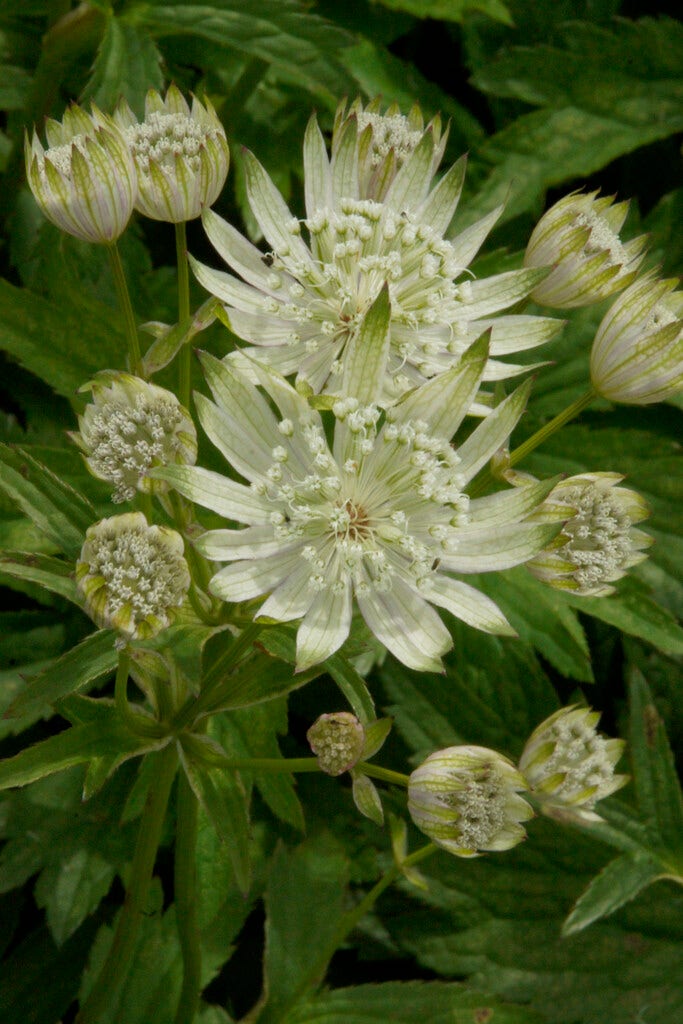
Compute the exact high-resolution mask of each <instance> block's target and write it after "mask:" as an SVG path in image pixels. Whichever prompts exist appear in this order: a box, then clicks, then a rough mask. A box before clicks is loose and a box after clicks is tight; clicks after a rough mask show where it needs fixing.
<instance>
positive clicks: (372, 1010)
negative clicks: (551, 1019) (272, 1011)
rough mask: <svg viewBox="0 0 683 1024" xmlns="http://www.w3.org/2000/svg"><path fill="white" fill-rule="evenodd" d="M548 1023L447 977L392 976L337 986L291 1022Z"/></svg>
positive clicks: (298, 1010) (306, 1005) (308, 1004)
mask: <svg viewBox="0 0 683 1024" xmlns="http://www.w3.org/2000/svg"><path fill="white" fill-rule="evenodd" d="M489 1020H490V1021H492V1022H495V1024H542V1018H541V1017H539V1016H538V1014H536V1013H534V1012H533V1010H527V1009H526V1008H524V1007H519V1006H511V1005H510V1004H505V1003H501V1002H500V1000H499V999H496V998H495V997H491V996H488V995H485V994H484V993H479V992H476V991H475V992H473V991H471V990H469V989H466V988H465V987H464V986H463V985H459V984H456V983H454V982H441V981H429V982H426V981H409V982H402V981H390V982H386V983H385V984H383V985H356V986H354V987H353V988H341V989H334V990H333V991H331V992H324V993H323V994H322V995H319V996H317V997H316V998H315V999H311V1000H309V1001H307V1002H306V1003H304V1004H302V1005H301V1006H298V1007H297V1008H296V1009H295V1010H294V1011H293V1012H292V1013H289V1014H288V1015H287V1018H286V1024H384V1022H385V1021H392V1022H395V1024H415V1022H416V1021H427V1022H429V1024H476V1022H477V1021H480V1022H482V1024H484V1022H485V1021H489Z"/></svg>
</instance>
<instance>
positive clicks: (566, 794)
mask: <svg viewBox="0 0 683 1024" xmlns="http://www.w3.org/2000/svg"><path fill="white" fill-rule="evenodd" d="M599 719H600V715H599V713H598V712H597V711H591V710H590V708H580V707H568V708H561V709H560V710H559V711H556V712H555V714H554V715H551V716H550V718H547V719H546V720H545V722H542V723H541V725H539V726H538V728H537V729H535V730H534V731H533V732H532V734H531V736H530V737H529V739H528V741H527V744H526V746H525V748H524V752H523V753H522V756H521V758H520V762H519V767H520V770H521V771H522V772H523V773H524V775H525V777H526V779H527V782H528V783H529V790H530V792H531V793H532V794H533V796H534V797H536V799H537V801H538V803H539V805H540V808H541V810H542V811H543V813H544V814H547V815H548V816H549V817H551V818H556V819H558V820H563V819H566V820H576V821H584V822H591V821H601V820H602V819H601V818H600V816H599V815H597V814H595V812H594V811H593V807H594V806H595V804H596V803H597V801H598V800H603V799H604V798H605V797H606V796H609V795H610V794H611V793H614V792H616V790H617V789H620V788H621V787H622V786H623V785H625V784H626V782H627V781H628V776H627V775H615V774H614V767H615V765H616V763H617V761H618V760H619V758H620V757H621V755H622V753H623V750H624V741H623V740H612V739H605V737H604V736H601V735H600V734H599V733H598V732H597V731H596V728H595V727H596V725H597V724H598V721H599Z"/></svg>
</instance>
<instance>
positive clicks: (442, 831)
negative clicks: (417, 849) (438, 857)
mask: <svg viewBox="0 0 683 1024" xmlns="http://www.w3.org/2000/svg"><path fill="white" fill-rule="evenodd" d="M526 789H527V785H526V781H525V779H524V776H523V775H522V774H521V773H520V772H519V771H518V770H517V769H516V768H515V766H514V765H513V764H512V762H511V761H509V760H508V759H507V758H506V757H503V756H502V754H497V753H496V752H495V750H488V749H487V748H486V747H474V746H462V747H447V748H446V749H445V750H437V751H436V753H434V754H430V755H429V757H428V758H427V760H426V761H424V762H423V763H422V764H421V765H420V767H419V768H416V769H415V771H414V772H413V773H412V775H411V776H410V783H409V785H408V811H409V812H410V816H411V818H412V819H413V821H414V823H415V825H416V826H417V827H418V828H419V829H420V831H421V832H424V833H425V835H427V836H429V838H430V839H431V840H432V842H434V843H436V844H437V846H441V847H443V849H444V850H448V852H449V853H453V854H455V856H456V857H476V856H477V855H478V854H479V853H488V852H498V851H501V850H509V849H511V847H513V846H516V845H517V844H518V843H521V842H522V840H523V839H524V838H525V836H526V832H525V830H524V826H523V825H522V824H521V822H523V821H528V820H529V819H530V818H533V816H534V812H533V810H532V808H531V806H530V805H529V804H528V803H527V801H526V800H525V799H524V797H522V796H520V793H521V792H523V791H524V790H526Z"/></svg>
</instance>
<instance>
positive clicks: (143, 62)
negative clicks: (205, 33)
mask: <svg viewBox="0 0 683 1024" xmlns="http://www.w3.org/2000/svg"><path fill="white" fill-rule="evenodd" d="M161 60H162V57H161V54H160V53H159V50H158V49H157V47H156V46H155V44H154V42H153V40H152V39H151V37H150V36H149V35H148V34H147V33H146V32H143V31H141V30H140V29H139V28H138V27H137V26H136V25H135V24H133V23H132V22H130V21H126V20H124V19H123V18H116V17H114V16H113V15H110V16H109V17H108V19H107V26H106V28H105V30H104V35H103V36H102V41H101V42H100V45H99V48H98V51H97V57H96V58H95V63H94V65H93V69H92V75H91V77H90V81H89V82H88V84H87V86H86V87H85V90H84V92H83V95H82V97H81V99H83V100H85V99H88V100H93V101H94V102H95V103H96V104H97V105H98V106H99V107H100V108H101V109H102V110H106V111H111V110H113V108H114V106H115V105H116V104H117V103H118V101H119V99H120V98H121V97H123V98H124V99H125V100H126V101H127V102H128V103H129V104H130V106H131V107H132V109H133V112H134V113H135V114H136V116H137V117H139V118H140V119H142V118H143V116H144V107H145V93H146V92H147V90H148V89H157V90H159V89H161V88H162V87H163V84H164V76H163V73H162V71H161Z"/></svg>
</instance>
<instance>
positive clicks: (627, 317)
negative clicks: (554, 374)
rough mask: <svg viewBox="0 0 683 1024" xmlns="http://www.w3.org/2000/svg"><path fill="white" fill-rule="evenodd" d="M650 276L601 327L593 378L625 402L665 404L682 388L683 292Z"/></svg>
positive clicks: (605, 391)
mask: <svg viewBox="0 0 683 1024" xmlns="http://www.w3.org/2000/svg"><path fill="white" fill-rule="evenodd" d="M677 284H678V281H677V280H675V279H669V280H661V279H657V278H655V277H654V275H653V274H646V275H645V276H643V277H641V278H640V279H639V280H638V281H636V282H635V284H632V285H631V287H630V288H627V290H626V291H625V292H624V293H623V295H620V296H619V298H618V299H617V300H616V301H615V302H614V303H613V305H612V306H611V308H610V309H608V311H607V313H606V314H605V316H604V318H603V320H602V323H601V324H600V326H599V327H598V330H597V334H596V335H595V340H594V341H593V348H592V351H591V362H590V369H591V381H592V384H593V387H594V388H595V390H596V391H597V392H598V394H600V395H602V396H603V397H604V398H608V399H609V400H610V401H612V402H622V403H624V404H626V405H649V404H651V403H652V402H662V401H664V399H666V398H670V397H671V396H672V395H675V394H676V393H677V392H678V391H680V390H681V388H683V292H680V291H675V290H674V289H675V288H676V285H677Z"/></svg>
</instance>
